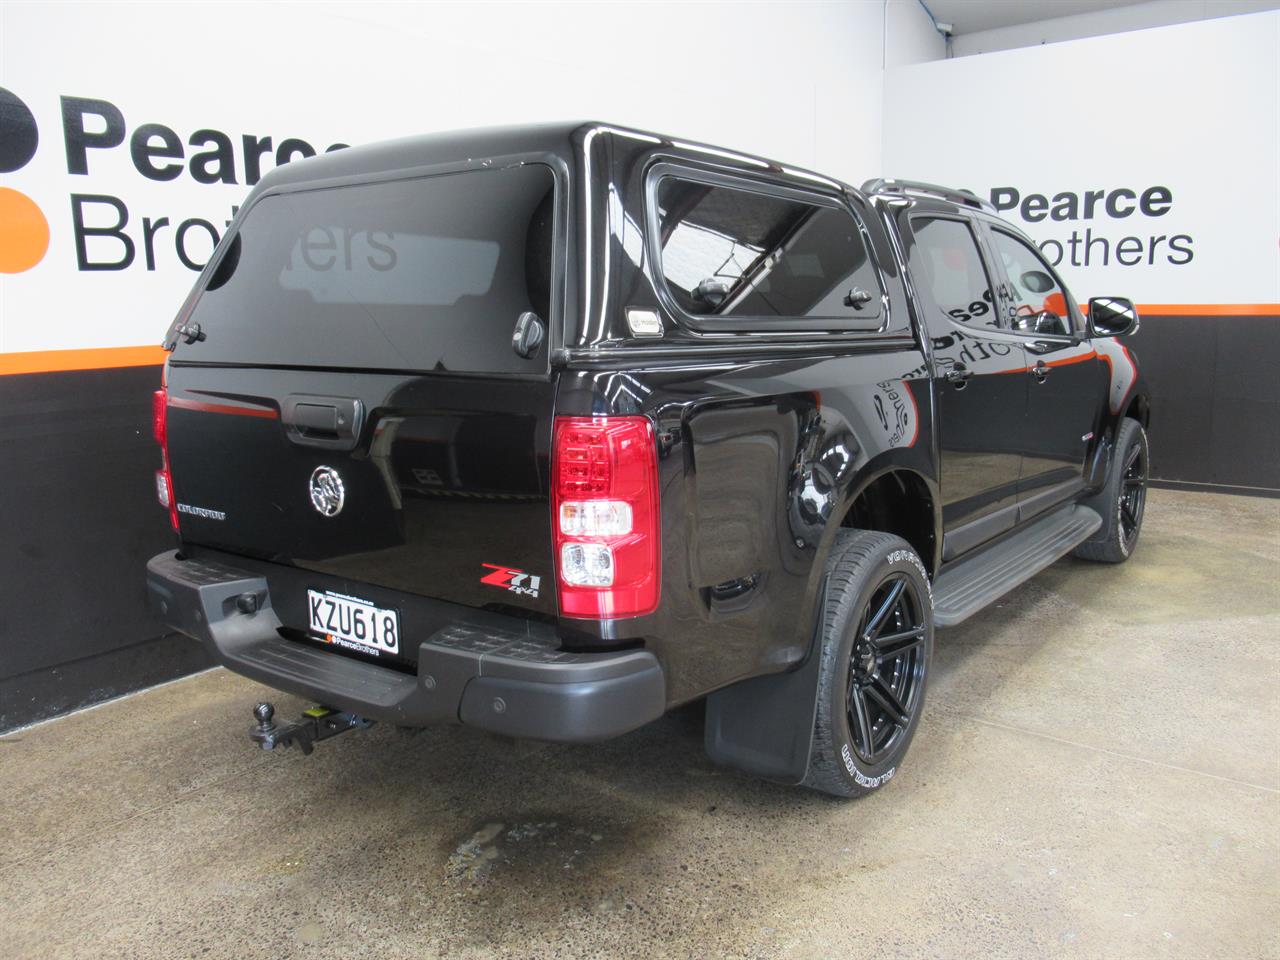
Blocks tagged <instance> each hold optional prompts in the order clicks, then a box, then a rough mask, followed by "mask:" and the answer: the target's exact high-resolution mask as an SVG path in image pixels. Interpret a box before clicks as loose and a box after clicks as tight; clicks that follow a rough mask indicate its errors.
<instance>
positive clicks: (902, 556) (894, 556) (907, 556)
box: [888, 550, 933, 606]
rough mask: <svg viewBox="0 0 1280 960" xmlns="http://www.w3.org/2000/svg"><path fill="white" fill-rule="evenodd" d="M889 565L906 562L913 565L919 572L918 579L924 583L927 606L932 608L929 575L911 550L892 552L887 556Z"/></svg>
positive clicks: (931, 589)
mask: <svg viewBox="0 0 1280 960" xmlns="http://www.w3.org/2000/svg"><path fill="white" fill-rule="evenodd" d="M888 560H889V562H890V563H898V562H899V561H901V560H906V561H908V562H910V563H912V564H914V566H915V568H916V569H917V570H919V571H920V579H921V580H923V581H924V588H925V590H926V591H928V593H929V606H933V584H931V583H930V582H929V574H927V573H925V571H924V564H923V563H921V562H920V558H919V557H917V556H916V555H915V551H913V550H894V551H893V552H892V553H890V554H889V557H888Z"/></svg>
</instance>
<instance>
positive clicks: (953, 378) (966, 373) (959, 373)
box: [947, 363, 973, 390]
mask: <svg viewBox="0 0 1280 960" xmlns="http://www.w3.org/2000/svg"><path fill="white" fill-rule="evenodd" d="M971 379H973V371H972V370H970V369H969V368H968V367H966V366H965V365H964V364H963V363H957V364H956V365H955V366H954V367H952V368H951V369H950V370H948V371H947V383H954V384H955V385H956V389H957V390H963V389H964V385H965V384H966V383H968V382H969V381H970V380H971Z"/></svg>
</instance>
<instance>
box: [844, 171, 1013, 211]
mask: <svg viewBox="0 0 1280 960" xmlns="http://www.w3.org/2000/svg"><path fill="white" fill-rule="evenodd" d="M862 192H863V193H865V194H867V195H868V196H873V195H875V194H885V193H901V194H907V193H922V194H925V195H926V196H930V197H940V198H941V199H943V200H949V201H951V202H952V203H962V204H964V205H965V206H967V207H976V208H977V209H979V210H986V211H987V212H988V213H995V212H996V208H995V207H993V206H992V205H991V204H989V203H988V202H987V201H986V200H983V199H982V198H981V197H980V196H978V195H977V194H976V193H974V192H973V191H972V190H953V189H951V188H950V187H940V186H938V185H937V184H936V183H924V182H923V181H920V180H890V179H886V178H883V177H881V178H879V179H876V180H868V181H867V182H866V183H864V184H863V185H862Z"/></svg>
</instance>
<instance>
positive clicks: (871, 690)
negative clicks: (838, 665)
mask: <svg viewBox="0 0 1280 960" xmlns="http://www.w3.org/2000/svg"><path fill="white" fill-rule="evenodd" d="M924 636H925V621H924V608H923V606H922V605H921V603H920V595H919V593H918V592H917V591H916V586H915V584H914V583H913V582H912V580H911V579H910V578H909V577H908V576H907V575H906V574H904V573H895V574H891V575H889V576H888V577H886V578H885V579H884V580H883V581H881V583H880V584H879V586H877V587H876V588H875V590H873V591H872V592H871V599H870V600H869V601H868V602H867V605H866V607H864V608H863V610H862V614H861V616H860V617H859V618H858V630H857V633H856V634H855V635H854V638H853V648H852V650H851V653H850V657H849V682H848V692H847V696H846V698H845V702H846V704H847V715H848V721H849V738H850V740H851V741H852V743H853V749H854V752H855V753H857V755H858V758H859V759H860V760H862V761H863V763H867V764H874V763H877V762H878V761H880V760H881V759H883V758H884V756H885V755H886V754H887V753H888V752H889V751H891V750H892V749H893V748H894V747H895V746H896V745H897V744H898V742H899V740H900V739H901V738H902V736H903V735H904V734H905V733H906V731H907V729H908V728H909V727H910V726H911V718H912V717H913V716H914V714H915V711H916V708H917V707H918V706H919V705H920V693H921V691H922V690H923V688H924V668H925V650H924Z"/></svg>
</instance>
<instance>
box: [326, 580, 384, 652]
mask: <svg viewBox="0 0 1280 960" xmlns="http://www.w3.org/2000/svg"><path fill="white" fill-rule="evenodd" d="M307 609H308V610H309V611H310V613H309V621H308V625H309V627H310V629H311V632H312V633H318V634H319V635H320V636H321V637H323V638H324V640H325V642H326V643H332V644H335V645H337V646H339V647H349V648H351V649H353V650H361V651H364V652H366V653H367V652H370V651H372V652H374V653H390V654H398V653H399V652H400V614H399V613H397V612H396V611H395V610H387V609H384V608H382V607H375V606H374V605H373V604H372V603H370V602H369V601H368V600H360V599H358V598H356V597H348V596H344V595H342V594H339V593H329V592H327V591H326V592H323V593H322V592H321V591H319V590H308V591H307Z"/></svg>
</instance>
